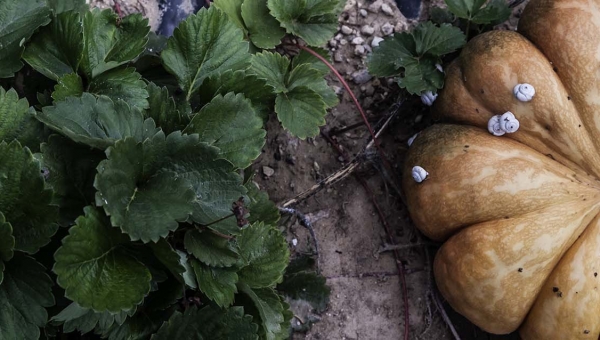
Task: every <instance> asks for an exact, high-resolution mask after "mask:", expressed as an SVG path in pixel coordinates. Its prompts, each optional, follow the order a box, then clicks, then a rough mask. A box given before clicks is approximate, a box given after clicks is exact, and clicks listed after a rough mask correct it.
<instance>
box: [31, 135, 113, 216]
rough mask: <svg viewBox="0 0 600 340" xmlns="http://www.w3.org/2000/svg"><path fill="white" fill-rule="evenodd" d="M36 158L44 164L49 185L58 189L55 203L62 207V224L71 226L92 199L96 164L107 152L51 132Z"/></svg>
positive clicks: (43, 167) (55, 190) (43, 168)
mask: <svg viewBox="0 0 600 340" xmlns="http://www.w3.org/2000/svg"><path fill="white" fill-rule="evenodd" d="M35 157H36V158H37V159H38V161H39V162H40V164H41V167H42V170H43V171H44V174H45V176H44V177H45V179H46V184H49V185H50V186H51V187H52V189H53V190H54V192H55V195H54V202H56V203H57V204H58V205H59V206H60V211H59V212H60V215H61V216H60V223H61V225H62V226H69V225H70V224H72V222H73V221H74V220H75V219H76V218H77V217H78V216H79V215H81V214H82V212H83V207H85V206H86V205H87V203H86V202H93V200H94V194H95V192H94V190H93V186H92V184H93V183H94V176H95V175H96V166H98V163H100V161H101V160H103V159H104V153H102V152H100V151H98V150H95V149H91V148H90V147H88V146H86V145H82V144H77V143H75V142H73V141H71V140H70V139H68V138H66V137H63V136H60V135H52V136H50V138H49V139H48V141H47V142H46V143H43V144H42V146H41V153H39V154H36V155H35Z"/></svg>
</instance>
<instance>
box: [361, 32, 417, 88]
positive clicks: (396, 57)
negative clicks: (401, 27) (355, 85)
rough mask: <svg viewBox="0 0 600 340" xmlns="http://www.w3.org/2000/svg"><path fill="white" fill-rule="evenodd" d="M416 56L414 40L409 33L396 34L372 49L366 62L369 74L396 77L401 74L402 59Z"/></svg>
mask: <svg viewBox="0 0 600 340" xmlns="http://www.w3.org/2000/svg"><path fill="white" fill-rule="evenodd" d="M416 54H417V48H416V44H415V40H414V38H413V36H412V35H411V34H410V33H404V32H403V33H397V34H394V35H393V36H391V37H385V38H384V39H383V41H382V42H380V43H379V46H377V47H375V48H374V49H373V54H371V56H370V58H369V61H368V64H367V65H368V69H369V73H370V74H372V75H373V76H376V77H389V76H396V75H398V74H400V73H401V70H400V68H401V66H399V65H398V64H400V65H402V63H403V61H404V59H407V58H412V57H413V56H415V55H416Z"/></svg>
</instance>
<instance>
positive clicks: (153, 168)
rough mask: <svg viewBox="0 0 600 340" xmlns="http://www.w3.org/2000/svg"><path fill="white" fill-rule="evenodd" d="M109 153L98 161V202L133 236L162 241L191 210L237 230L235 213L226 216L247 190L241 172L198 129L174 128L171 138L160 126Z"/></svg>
mask: <svg viewBox="0 0 600 340" xmlns="http://www.w3.org/2000/svg"><path fill="white" fill-rule="evenodd" d="M107 154H108V160H106V161H103V162H102V163H100V165H99V167H98V175H97V177H96V182H95V187H96V189H98V193H97V195H96V204H98V205H102V206H104V209H105V211H106V212H107V214H109V215H110V216H111V222H112V225H113V226H115V227H117V226H118V227H120V228H121V229H122V230H123V231H124V232H126V233H127V234H129V236H130V237H131V238H132V240H140V239H141V240H142V241H143V242H149V241H150V240H152V241H155V242H156V241H158V239H159V238H161V237H165V236H167V234H168V233H169V231H173V230H175V229H177V227H178V222H183V221H185V220H186V219H187V217H188V216H189V214H190V213H191V214H192V216H191V217H192V220H193V221H194V222H196V223H199V224H203V225H210V226H209V227H210V228H213V229H215V230H218V231H219V232H222V233H226V234H231V233H236V232H237V229H238V228H237V225H236V221H235V219H234V218H227V219H224V220H222V219H223V217H226V216H229V215H231V211H230V210H231V205H232V203H233V202H234V201H236V200H237V199H238V198H239V197H241V196H243V195H244V194H245V192H246V190H245V188H244V187H243V186H242V185H241V177H240V176H239V175H238V174H237V173H235V172H234V168H233V166H232V165H231V163H229V162H227V161H225V160H221V159H218V158H219V155H218V149H217V148H215V147H211V146H209V145H207V144H205V143H203V142H201V141H200V140H199V138H198V135H195V134H194V135H182V134H181V132H174V133H171V134H170V135H169V136H168V137H166V138H165V135H164V133H162V132H160V133H157V134H156V135H155V136H153V137H152V138H150V139H147V140H146V141H144V142H143V143H137V142H136V141H135V140H133V139H131V138H127V139H125V140H122V141H119V142H117V143H115V146H114V147H112V148H110V149H109V150H108V151H107ZM123 197H127V198H128V199H127V200H123ZM219 220H222V221H220V222H216V221H219Z"/></svg>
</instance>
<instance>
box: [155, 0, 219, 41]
mask: <svg viewBox="0 0 600 340" xmlns="http://www.w3.org/2000/svg"><path fill="white" fill-rule="evenodd" d="M185 2H191V4H192V7H193V11H189V10H187V11H186V7H187V8H189V7H190V6H182V5H183V4H184V3H185ZM207 5H208V4H207V3H206V0H161V1H160V3H159V8H160V10H161V11H162V12H163V15H162V21H161V23H160V26H159V27H158V30H157V32H156V33H158V34H160V35H164V36H166V37H170V36H171V35H173V31H174V30H175V27H177V25H179V22H181V21H182V20H185V18H187V17H188V15H190V14H192V13H196V12H198V11H199V10H200V8H202V7H207Z"/></svg>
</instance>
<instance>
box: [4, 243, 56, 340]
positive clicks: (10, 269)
mask: <svg viewBox="0 0 600 340" xmlns="http://www.w3.org/2000/svg"><path fill="white" fill-rule="evenodd" d="M5 266H6V268H5V270H4V280H3V281H2V284H0V306H2V308H0V325H2V327H0V339H19V340H21V339H23V340H37V339H39V338H40V327H44V325H45V324H46V322H47V321H48V312H46V309H45V307H51V306H53V305H54V296H53V295H52V285H53V282H52V279H50V277H49V276H48V274H46V268H44V266H42V265H41V264H39V263H38V262H37V261H36V260H34V259H33V258H31V257H29V256H26V255H23V254H19V253H16V254H15V256H14V257H13V258H12V259H11V260H10V261H8V262H7V263H5Z"/></svg>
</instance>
